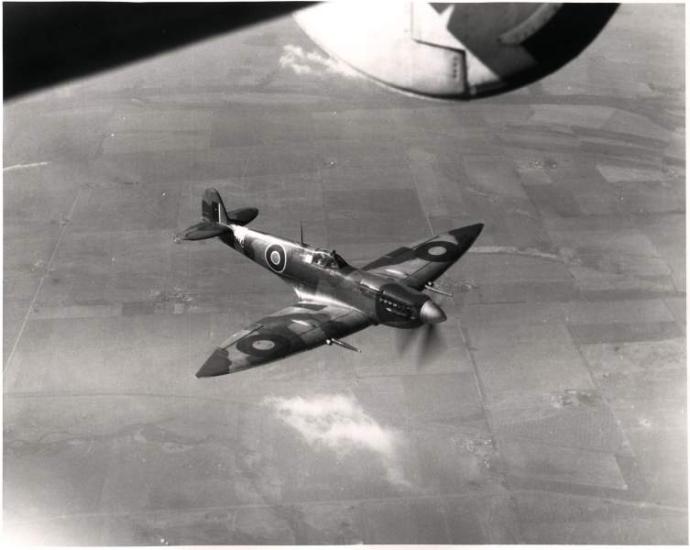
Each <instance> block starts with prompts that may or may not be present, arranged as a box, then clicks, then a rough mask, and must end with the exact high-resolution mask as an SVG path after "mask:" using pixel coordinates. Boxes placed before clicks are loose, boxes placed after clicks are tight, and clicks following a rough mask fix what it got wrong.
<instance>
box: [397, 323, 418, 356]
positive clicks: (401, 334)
mask: <svg viewBox="0 0 690 550" xmlns="http://www.w3.org/2000/svg"><path fill="white" fill-rule="evenodd" d="M395 332H396V347H397V348H398V355H404V354H405V352H407V350H409V349H410V346H411V345H412V342H413V341H414V340H415V338H416V334H417V331H416V330H412V329H398V330H396V331H395Z"/></svg>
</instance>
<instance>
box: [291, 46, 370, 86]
mask: <svg viewBox="0 0 690 550" xmlns="http://www.w3.org/2000/svg"><path fill="white" fill-rule="evenodd" d="M280 66H281V67H284V68H290V69H292V70H293V71H294V72H295V73H296V74H314V75H318V76H322V75H324V74H339V75H341V76H346V77H348V78H358V77H359V76H360V75H359V73H357V72H356V71H355V70H354V69H352V68H350V67H349V66H348V65H346V64H345V63H342V62H340V61H337V60H335V59H332V58H330V57H326V56H324V55H321V54H320V53H319V52H317V51H315V50H312V51H310V52H307V51H305V50H304V49H302V48H301V47H300V46H294V45H292V44H288V45H287V46H283V55H281V56H280Z"/></svg>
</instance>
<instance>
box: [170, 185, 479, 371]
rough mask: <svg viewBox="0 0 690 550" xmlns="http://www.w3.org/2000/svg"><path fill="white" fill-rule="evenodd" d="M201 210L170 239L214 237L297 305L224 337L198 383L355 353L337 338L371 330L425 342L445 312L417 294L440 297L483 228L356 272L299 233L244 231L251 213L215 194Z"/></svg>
mask: <svg viewBox="0 0 690 550" xmlns="http://www.w3.org/2000/svg"><path fill="white" fill-rule="evenodd" d="M201 210H202V217H203V221H201V222H200V223H197V224H195V225H192V226H191V227H189V228H187V229H185V230H184V231H182V232H181V233H179V234H177V235H176V236H175V240H176V241H178V242H179V241H182V240H187V241H196V240H202V239H211V238H216V237H217V238H219V239H220V240H221V241H222V242H223V243H224V244H226V245H227V246H229V247H231V248H234V249H235V250H237V251H238V252H240V253H241V254H244V255H245V256H246V257H247V258H249V259H250V260H252V261H254V262H255V263H257V264H259V265H260V266H261V267H263V268H265V269H268V270H269V271H271V272H273V273H275V274H276V275H277V276H278V277H280V278H281V279H283V280H284V281H285V282H287V283H288V284H289V285H291V286H292V287H293V289H294V291H295V293H296V295H297V302H296V303H295V304H294V305H291V306H289V307H286V308H284V309H281V310H279V311H277V312H275V313H273V314H272V315H269V316H267V317H264V318H263V319H261V320H259V321H258V322H256V323H254V324H253V325H251V326H249V327H247V328H246V329H244V330H242V331H240V332H238V333H236V334H233V335H232V336H230V338H228V339H227V340H226V341H225V342H223V343H222V344H221V345H220V346H219V347H218V348H216V350H215V351H214V352H213V354H212V355H211V356H210V357H209V358H208V359H207V360H206V362H205V363H204V364H203V366H202V367H201V368H200V369H199V371H198V372H197V373H196V376H197V377H198V378H202V377H209V376H219V375H223V374H230V373H234V372H238V371H241V370H245V369H248V368H252V367H256V366H259V365H263V364H266V363H269V362H272V361H277V360H279V359H282V358H284V357H287V356H289V355H293V354H295V353H299V352H302V351H306V350H309V349H312V348H315V347H318V346H320V345H323V344H327V345H337V346H341V347H343V348H346V349H349V350H352V351H359V350H358V349H357V348H355V347H354V346H352V345H351V344H349V343H347V342H344V341H343V340H341V339H342V338H344V337H346V336H348V335H350V334H353V333H355V332H357V331H360V330H362V329H364V328H366V327H368V326H370V325H378V324H382V325H387V326H390V327H395V328H399V329H414V328H418V327H426V328H425V330H426V331H427V334H428V337H431V336H432V334H433V331H434V330H435V326H436V325H437V324H438V323H441V322H443V321H445V320H446V315H445V313H444V312H443V310H442V309H441V308H440V307H439V306H438V305H437V304H436V303H435V302H434V301H433V300H432V299H431V298H430V297H429V296H428V295H427V294H425V293H424V292H423V291H424V290H426V291H431V292H436V293H439V294H447V293H446V292H445V291H443V290H441V289H438V288H436V287H435V286H434V281H436V279H438V278H439V277H440V276H441V275H442V274H443V273H444V272H445V271H446V270H447V269H448V268H449V267H450V266H452V265H453V264H454V263H455V262H456V261H457V260H459V259H460V257H461V256H462V255H463V254H464V253H465V252H467V250H468V249H469V248H470V247H471V246H472V244H473V243H474V241H475V240H476V239H477V237H478V236H479V234H480V233H481V231H482V228H483V227H484V226H483V224H481V223H476V224H473V225H468V226H465V227H460V228H458V229H453V230H452V231H449V232H448V233H442V234H440V235H437V236H435V237H432V238H430V239H422V240H420V241H418V242H416V243H413V244H411V245H409V246H403V247H400V248H397V249H395V250H393V251H392V252H389V253H388V254H386V255H384V256H382V257H381V258H379V259H378V260H375V261H374V262H371V263H369V264H367V265H365V266H364V267H362V268H356V267H354V266H352V265H350V264H349V263H348V262H347V261H345V259H343V258H342V256H340V255H339V254H338V253H337V252H335V251H334V250H333V251H329V250H325V249H321V248H315V247H312V246H309V245H306V244H305V243H304V242H303V240H304V239H303V237H302V235H300V241H301V242H293V241H290V240H287V239H283V238H280V237H275V236H273V235H269V234H267V233H262V232H260V231H255V230H252V229H249V228H247V227H246V226H247V224H249V223H250V222H251V221H252V220H254V218H256V216H257V215H258V213H259V212H258V210H257V209H256V208H241V209H238V210H232V211H230V212H227V211H226V209H225V206H224V204H223V200H222V199H221V197H220V194H219V193H218V191H217V190H215V189H212V188H211V189H206V191H205V192H204V195H203V199H202V203H201Z"/></svg>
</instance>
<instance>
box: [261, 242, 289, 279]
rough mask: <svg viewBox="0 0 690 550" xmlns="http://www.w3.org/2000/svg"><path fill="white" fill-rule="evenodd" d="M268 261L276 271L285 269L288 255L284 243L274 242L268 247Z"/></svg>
mask: <svg viewBox="0 0 690 550" xmlns="http://www.w3.org/2000/svg"><path fill="white" fill-rule="evenodd" d="M266 263H267V264H268V267H270V268H271V269H272V270H273V271H275V272H276V273H282V272H283V271H285V265H286V264H287V255H286V254H285V248H284V247H283V245H282V244H272V245H270V246H269V247H268V248H266Z"/></svg>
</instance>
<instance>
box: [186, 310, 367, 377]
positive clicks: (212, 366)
mask: <svg viewBox="0 0 690 550" xmlns="http://www.w3.org/2000/svg"><path fill="white" fill-rule="evenodd" d="M370 324H371V323H370V321H369V319H368V318H367V317H366V316H365V315H364V314H363V313H361V312H359V311H357V310H354V309H350V308H347V307H343V306H337V305H331V304H328V305H326V304H318V303H305V302H300V303H297V304H295V305H293V306H290V307H286V308H284V309H281V310H280V311H277V312H276V313H273V314H272V315H269V316H268V317H264V318H263V319H261V320H260V321H258V322H257V323H255V324H253V325H251V326H250V327H248V328H247V329H245V330H242V331H240V332H238V333H236V334H233V335H232V336H231V337H230V338H228V339H227V340H226V341H225V342H223V344H221V345H220V346H219V347H218V348H216V350H215V351H214V352H213V354H212V355H211V356H210V357H209V358H208V359H207V360H206V362H205V363H204V364H203V366H202V367H201V368H200V369H199V371H198V372H197V373H196V376H197V378H204V377H209V376H220V375H223V374H230V373H231V372H237V371H241V370H245V369H249V368H252V367H257V366H259V365H264V364H266V363H270V362H272V361H276V360H278V359H283V358H285V357H287V356H289V355H294V354H295V353H299V352H301V351H305V350H308V349H312V348H315V347H317V346H320V345H322V344H325V343H326V341H327V340H328V339H334V338H335V339H337V338H342V337H344V336H347V335H349V334H352V333H353V332H357V331H359V330H362V329H363V328H366V327H367V326H369V325H370Z"/></svg>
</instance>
